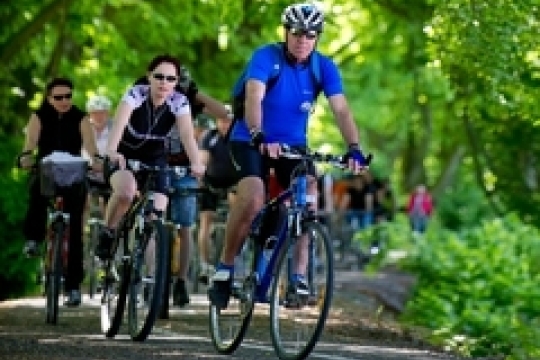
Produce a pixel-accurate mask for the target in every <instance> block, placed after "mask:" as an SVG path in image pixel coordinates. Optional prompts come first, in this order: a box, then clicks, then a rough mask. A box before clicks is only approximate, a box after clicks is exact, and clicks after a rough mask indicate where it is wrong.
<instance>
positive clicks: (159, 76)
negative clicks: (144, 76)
mask: <svg viewBox="0 0 540 360" xmlns="http://www.w3.org/2000/svg"><path fill="white" fill-rule="evenodd" d="M152 77H153V78H154V79H156V80H159V81H162V80H167V81H168V82H171V83H172V82H175V81H176V80H177V79H178V77H177V76H172V75H167V76H165V75H163V74H160V73H155V74H153V75H152Z"/></svg>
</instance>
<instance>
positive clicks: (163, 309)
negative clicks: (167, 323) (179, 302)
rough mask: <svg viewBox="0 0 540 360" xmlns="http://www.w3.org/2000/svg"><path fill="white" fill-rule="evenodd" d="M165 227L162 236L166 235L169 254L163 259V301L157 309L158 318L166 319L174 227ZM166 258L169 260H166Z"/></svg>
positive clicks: (170, 281)
mask: <svg viewBox="0 0 540 360" xmlns="http://www.w3.org/2000/svg"><path fill="white" fill-rule="evenodd" d="M164 228H165V231H163V235H164V236H167V237H168V238H167V240H166V241H165V242H166V244H168V247H169V250H168V253H169V254H171V255H170V256H168V257H167V258H166V261H165V285H164V287H163V301H162V303H161V308H160V311H159V319H162V320H166V319H168V318H169V307H170V306H169V302H170V297H171V286H172V278H173V277H172V259H173V256H174V255H173V254H174V249H173V242H172V239H173V238H172V237H171V236H172V235H174V232H173V231H174V227H172V228H173V230H172V231H171V229H170V228H171V227H170V226H167V225H165V226H164ZM167 259H168V260H169V261H167Z"/></svg>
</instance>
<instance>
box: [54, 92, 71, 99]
mask: <svg viewBox="0 0 540 360" xmlns="http://www.w3.org/2000/svg"><path fill="white" fill-rule="evenodd" d="M52 98H53V99H54V100H56V101H60V100H62V99H66V100H69V99H71V93H67V94H63V95H53V96H52Z"/></svg>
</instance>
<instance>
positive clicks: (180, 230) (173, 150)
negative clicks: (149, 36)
mask: <svg viewBox="0 0 540 360" xmlns="http://www.w3.org/2000/svg"><path fill="white" fill-rule="evenodd" d="M176 90H177V91H178V92H179V93H181V94H184V95H185V96H186V98H187V100H188V102H189V106H190V108H191V113H192V114H193V116H194V118H195V119H196V123H197V124H198V125H199V126H196V127H195V133H194V136H195V139H197V138H198V137H200V136H203V134H204V133H205V132H206V131H208V129H205V127H208V125H209V123H208V116H207V114H209V115H212V116H215V117H218V118H219V117H227V116H228V110H227V108H226V107H225V106H224V105H223V104H222V103H221V102H219V101H218V100H216V99H214V98H212V97H210V96H209V95H206V94H205V93H203V92H202V91H200V90H199V88H198V86H197V84H196V83H195V81H194V80H193V79H191V77H190V75H189V73H188V71H187V70H186V69H185V68H184V67H182V69H181V72H180V78H179V81H178V85H177V87H176ZM201 125H203V126H201ZM184 149H185V148H184V146H183V144H182V143H181V141H180V136H179V134H178V132H177V131H176V130H174V129H173V131H172V132H171V134H170V135H169V138H168V159H167V162H168V164H169V165H174V166H190V164H191V162H190V158H189V157H188V154H187V152H186V151H185V150H184ZM199 155H200V154H199ZM201 163H203V164H204V163H205V159H204V158H203V157H201ZM169 180H170V186H171V189H173V193H172V194H171V195H170V208H169V217H170V220H171V222H172V223H173V224H174V225H175V226H176V229H177V237H176V238H175V239H174V241H173V247H172V258H173V261H172V263H173V265H175V266H173V269H172V270H173V274H174V276H175V278H176V279H175V281H174V284H173V291H172V294H173V305H174V306H178V307H183V306H185V305H187V304H189V302H190V298H189V293H188V290H187V286H186V278H187V275H188V272H189V264H190V261H189V259H190V257H191V253H192V244H193V235H192V233H193V231H192V227H193V225H194V224H195V221H196V217H197V194H196V193H195V192H194V191H193V192H189V190H190V189H191V190H193V189H196V188H198V187H199V182H198V181H197V179H195V178H194V177H193V176H178V175H176V174H170V179H169ZM186 190H187V191H186Z"/></svg>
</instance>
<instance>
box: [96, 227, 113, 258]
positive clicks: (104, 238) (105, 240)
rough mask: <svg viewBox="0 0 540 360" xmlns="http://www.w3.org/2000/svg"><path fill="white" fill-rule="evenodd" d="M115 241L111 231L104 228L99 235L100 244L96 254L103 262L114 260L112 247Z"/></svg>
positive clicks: (97, 246)
mask: <svg viewBox="0 0 540 360" xmlns="http://www.w3.org/2000/svg"><path fill="white" fill-rule="evenodd" d="M113 240H114V234H113V232H112V231H111V230H110V229H107V228H105V227H104V228H103V229H102V231H101V233H100V234H99V239H98V244H97V245H96V249H95V250H94V254H95V255H96V256H97V257H98V258H99V259H100V260H102V261H105V260H108V259H111V258H112V254H111V246H112V243H113Z"/></svg>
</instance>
